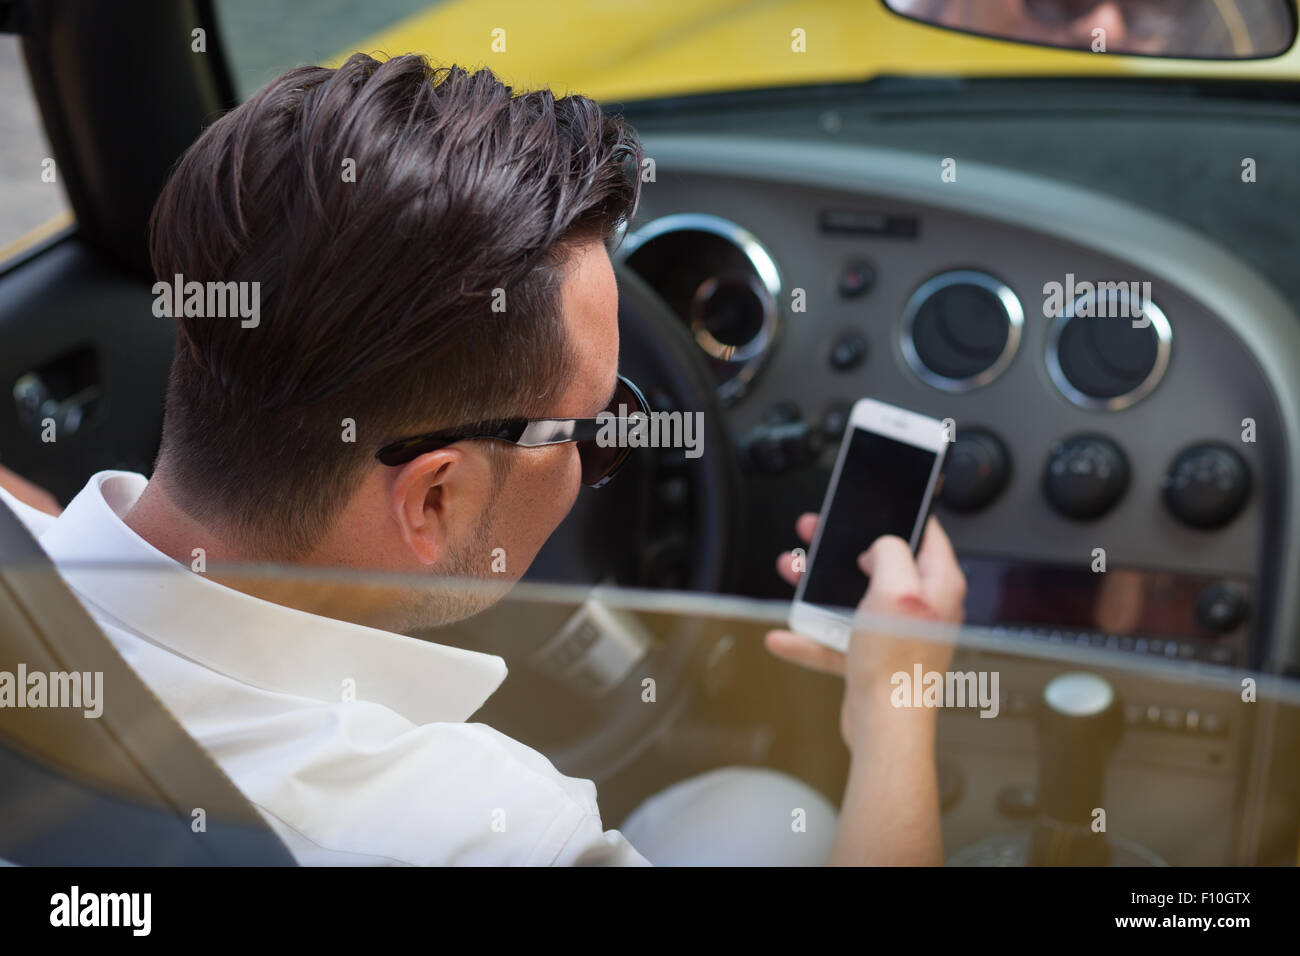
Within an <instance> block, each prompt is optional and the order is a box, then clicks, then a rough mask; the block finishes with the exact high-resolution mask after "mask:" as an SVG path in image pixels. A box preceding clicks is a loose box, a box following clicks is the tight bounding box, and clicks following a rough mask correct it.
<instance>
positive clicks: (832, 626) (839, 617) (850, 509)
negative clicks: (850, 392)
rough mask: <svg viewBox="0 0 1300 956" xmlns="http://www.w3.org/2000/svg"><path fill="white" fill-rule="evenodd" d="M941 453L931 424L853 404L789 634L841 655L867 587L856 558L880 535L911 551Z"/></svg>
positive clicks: (939, 425) (936, 426) (941, 441)
mask: <svg viewBox="0 0 1300 956" xmlns="http://www.w3.org/2000/svg"><path fill="white" fill-rule="evenodd" d="M947 450H948V432H947V430H946V429H945V428H944V423H943V422H941V421H940V420H939V419H937V418H930V417H928V416H926V415H918V414H917V413H916V412H909V411H907V410H906V409H902V408H896V407H894V406H893V405H886V404H885V403H884V402H878V401H875V400H874V399H870V398H864V399H862V400H861V401H859V402H857V403H856V404H855V405H854V406H853V412H852V414H851V415H850V416H849V425H848V428H846V429H845V432H844V441H843V442H842V443H841V444H840V451H839V455H838V457H837V458H836V459H835V470H834V471H833V472H832V473H831V483H830V487H828V488H827V490H826V500H825V502H823V504H822V510H821V518H820V520H819V521H818V522H817V533H816V534H815V535H814V536H813V541H812V547H811V549H810V550H809V553H808V561H807V567H806V568H805V570H804V573H803V575H802V576H801V577H800V579H799V587H798V590H796V591H795V595H794V604H792V605H791V607H790V628H791V629H792V630H793V631H795V632H796V633H798V634H804V635H806V636H808V637H811V638H812V639H813V640H816V641H820V642H821V643H823V644H826V645H828V646H830V647H833V648H835V649H837V650H841V651H843V650H847V649H848V646H849V633H850V630H851V625H852V622H853V614H854V611H855V609H856V608H857V606H858V604H859V603H860V602H861V601H862V597H863V595H864V594H866V593H867V585H868V584H869V581H868V580H867V576H866V575H864V574H863V573H862V570H861V569H860V568H859V567H858V555H860V554H861V553H862V552H863V551H866V550H867V548H869V547H870V546H871V543H872V542H873V541H875V540H876V539H877V538H879V537H880V536H881V535H885V534H893V535H897V536H898V537H900V538H902V539H903V540H905V541H907V542H908V543H909V544H910V545H911V546H912V552H913V553H914V554H915V553H916V549H917V548H918V547H919V546H920V544H921V534H922V532H924V531H925V519H926V518H927V517H928V516H929V514H930V504H931V502H932V501H933V499H934V496H935V495H936V494H938V491H939V486H940V478H941V475H942V473H943V462H944V455H945V453H946V452H947Z"/></svg>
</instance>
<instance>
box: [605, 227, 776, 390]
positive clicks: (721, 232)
mask: <svg viewBox="0 0 1300 956" xmlns="http://www.w3.org/2000/svg"><path fill="white" fill-rule="evenodd" d="M673 232H704V233H708V234H710V235H713V236H717V237H719V238H721V239H725V240H726V241H727V242H730V243H731V244H732V245H733V246H735V247H736V249H737V250H739V252H740V254H741V255H743V256H744V257H745V259H746V260H747V261H748V262H749V265H750V267H751V268H752V269H753V270H754V273H755V275H756V276H757V277H758V282H759V283H760V286H759V289H756V290H755V291H756V292H757V291H759V290H760V289H761V291H763V292H765V293H766V295H765V296H761V297H760V299H761V300H762V306H763V322H762V324H761V325H760V326H759V329H758V332H756V333H755V334H754V336H753V338H751V339H750V340H749V341H748V342H745V343H742V344H741V345H736V346H722V345H721V343H719V346H720V347H721V348H723V349H726V350H729V351H730V353H731V356H730V358H725V357H723V356H719V355H715V354H714V353H713V352H711V351H710V349H709V347H708V345H707V343H706V342H704V341H700V337H699V335H698V334H696V341H697V343H699V345H700V348H701V349H702V350H703V351H704V352H705V354H708V355H711V356H713V357H714V358H719V359H720V360H721V361H725V362H730V363H732V364H735V365H738V366H740V368H739V369H738V370H737V372H736V374H735V375H733V376H732V377H731V378H730V379H729V380H727V381H726V382H724V383H723V384H722V385H720V386H719V388H718V391H719V393H720V394H721V395H722V397H723V398H728V399H729V398H734V397H736V396H737V395H738V394H739V393H740V392H741V391H743V390H744V388H745V386H746V385H748V383H749V381H750V379H752V378H753V376H754V374H755V373H756V372H757V371H758V367H759V363H760V362H761V360H762V358H763V356H764V354H765V353H766V352H767V350H768V348H770V347H771V345H772V343H773V342H774V341H775V340H776V334H777V330H778V328H779V327H780V314H779V310H778V308H777V302H778V300H779V298H780V295H781V273H780V271H779V270H778V269H777V267H776V261H775V260H774V259H773V258H772V256H771V254H770V253H769V252H768V251H767V249H766V248H765V247H764V246H763V244H762V243H761V242H759V241H758V239H757V238H756V237H755V236H754V234H753V233H751V232H750V231H749V230H748V229H745V228H744V227H743V226H739V225H737V224H736V223H734V222H732V221H731V220H729V219H723V218H722V217H721V216H711V215H708V214H707V213H699V212H681V213H673V214H672V215H669V216H663V217H661V218H659V219H655V220H653V221H651V222H648V223H646V224H645V225H644V226H642V227H641V228H640V229H638V230H636V231H635V232H630V233H628V234H627V236H626V237H624V239H623V243H622V245H621V246H620V247H619V249H618V250H617V254H616V256H615V258H617V259H618V261H620V262H626V261H627V259H628V257H629V256H631V255H632V254H633V253H634V252H636V251H637V250H638V249H639V248H641V246H643V245H645V244H646V243H647V242H649V241H650V240H651V239H657V238H659V237H660V236H665V235H668V234H669V233H673ZM710 278H716V277H710ZM705 281H706V282H707V281H708V280H707V279H706V280H705ZM697 291H698V290H697ZM686 319H687V321H690V317H689V316H687V317H686ZM692 331H693V332H694V331H695V330H694V329H692ZM705 332H706V335H707V330H705ZM709 338H712V336H709Z"/></svg>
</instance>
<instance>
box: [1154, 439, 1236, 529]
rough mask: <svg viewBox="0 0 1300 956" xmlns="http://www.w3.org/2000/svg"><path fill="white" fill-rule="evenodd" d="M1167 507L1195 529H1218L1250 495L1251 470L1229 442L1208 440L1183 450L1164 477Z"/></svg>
mask: <svg viewBox="0 0 1300 956" xmlns="http://www.w3.org/2000/svg"><path fill="white" fill-rule="evenodd" d="M1163 484H1164V489H1165V507H1167V508H1168V509H1169V511H1170V513H1171V514H1172V515H1173V516H1174V517H1175V518H1177V519H1178V520H1179V521H1181V522H1183V524H1186V525H1191V526H1192V527H1193V528H1218V527H1220V526H1221V525H1225V524H1227V523H1228V522H1229V521H1231V520H1232V519H1233V518H1235V517H1236V516H1237V514H1238V513H1239V512H1240V511H1241V509H1242V507H1243V506H1244V505H1245V504H1246V499H1247V498H1249V497H1250V471H1249V469H1248V468H1247V467H1246V462H1245V460H1244V459H1243V458H1242V457H1241V455H1239V454H1237V452H1235V451H1234V450H1233V449H1231V448H1229V447H1228V446H1227V445H1222V444H1218V443H1210V442H1206V443H1204V444H1200V445H1193V446H1192V447H1190V448H1187V449H1184V450H1183V451H1182V452H1180V453H1179V455H1178V457H1177V458H1175V459H1174V461H1173V464H1171V465H1170V466H1169V471H1168V472H1166V473H1165V477H1164V482H1163Z"/></svg>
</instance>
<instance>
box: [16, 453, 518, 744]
mask: <svg viewBox="0 0 1300 956" xmlns="http://www.w3.org/2000/svg"><path fill="white" fill-rule="evenodd" d="M147 484H148V481H147V480H146V479H145V477H144V476H143V475H137V474H133V473H131V472H122V471H102V472H100V473H99V474H97V475H95V476H94V477H93V478H91V479H90V482H89V483H88V484H87V485H86V487H85V488H83V489H82V490H81V492H80V493H79V494H78V495H77V497H76V498H74V499H73V500H72V502H71V503H70V504H69V505H68V507H67V509H66V510H65V511H64V512H63V514H62V515H60V516H59V518H58V520H56V521H55V522H54V523H53V524H51V525H50V526H49V527H48V528H46V529H45V530H44V531H43V532H42V533H41V535H40V543H41V545H42V547H44V548H45V550H46V552H47V553H48V554H49V555H50V557H51V559H52V560H53V561H54V562H55V563H56V564H59V565H61V566H60V569H59V570H60V573H61V574H62V576H63V578H64V579H65V580H66V581H67V582H68V584H69V586H71V587H72V588H73V590H74V591H76V592H77V594H78V595H79V596H80V597H81V598H82V599H83V600H84V601H86V602H87V603H89V604H90V605H91V606H92V607H91V609H92V611H93V610H96V609H98V610H100V611H103V612H106V613H107V614H108V615H110V616H111V617H113V618H116V619H117V620H118V621H120V622H121V623H122V624H124V625H125V626H126V627H128V628H130V629H132V630H134V631H136V632H138V633H139V634H141V635H142V636H143V637H145V638H146V639H148V640H149V641H151V642H153V643H155V644H158V645H161V646H162V647H165V648H167V649H168V650H170V651H173V652H174V653H176V654H179V655H181V656H183V657H186V658H189V659H190V660H193V661H195V662H196V663H199V664H202V665H203V666H205V667H208V668H211V669H212V670H214V671H217V672H218V673H221V674H225V675H226V676H228V677H232V678H234V679H236V680H240V681H243V682H245V683H248V684H252V685H254V686H257V687H262V688H264V689H267V690H272V691H279V692H282V693H289V694H294V695H297V696H302V697H308V698H312V699H314V700H318V701H321V702H323V703H338V702H339V701H340V700H342V699H344V697H343V692H344V688H345V687H347V686H351V687H352V688H354V689H355V696H356V699H357V700H366V701H372V702H374V703H377V704H381V705H383V706H385V707H388V708H390V709H391V710H394V711H396V712H398V713H399V714H401V715H402V716H404V717H406V718H407V719H408V720H411V721H413V722H414V723H416V724H426V723H434V722H458V721H464V720H467V719H468V718H469V717H470V715H472V714H473V713H474V712H475V711H476V710H478V709H479V707H481V706H482V705H483V703H484V702H485V701H486V700H487V699H488V697H490V696H491V695H492V693H493V692H494V691H495V690H496V689H497V688H498V687H499V686H501V682H502V681H503V680H505V677H506V665H505V661H503V660H502V659H501V658H500V657H497V656H495V655H491V654H482V653H479V652H477V651H468V650H463V649H461V648H457V647H449V646H447V645H445V644H434V643H431V642H428V641H422V640H419V639H418V638H412V637H405V636H403V635H401V634H394V633H391V632H389V631H383V630H379V629H377V628H372V627H363V626H361V625H358V624H351V623H348V622H346V621H339V620H335V619H334V618H328V617H322V616H320V615H317V614H309V613H307V612H305V611H299V610H296V609H293V608H288V607H284V606H282V605H279V604H274V603H272V602H270V601H264V600H262V599H261V598H256V597H253V596H252V595H249V594H244V593H243V592H241V591H236V590H234V589H233V588H228V587H225V586H224V585H221V584H218V583H217V582H216V581H213V580H211V579H210V578H206V577H204V576H203V575H202V574H200V573H196V572H193V571H190V570H189V569H188V568H185V567H184V566H182V565H180V564H178V563H177V562H176V561H173V560H172V559H171V558H170V557H168V556H167V555H165V554H163V553H162V552H161V551H159V550H157V549H156V548H154V547H153V546H152V545H151V544H149V543H148V542H147V541H145V540H144V539H143V538H141V537H140V536H139V535H137V534H136V533H135V532H134V531H132V530H131V529H130V528H129V527H127V525H126V523H125V522H124V521H123V520H122V516H123V515H125V514H126V512H127V511H128V510H129V509H130V508H131V506H132V505H134V504H135V502H136V500H137V499H138V498H139V497H140V495H141V493H142V492H143V491H144V489H145V486H146V485H147ZM90 563H94V564H99V565H101V566H100V567H89V566H86V565H88V564H90ZM105 564H108V565H111V564H119V565H129V568H127V567H122V568H119V569H118V570H113V569H112V568H111V567H105V566H103V565H105ZM348 680H351V681H353V682H354V683H353V684H351V685H347V684H345V681H348Z"/></svg>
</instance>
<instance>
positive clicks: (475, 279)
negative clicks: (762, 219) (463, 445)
mask: <svg viewBox="0 0 1300 956" xmlns="http://www.w3.org/2000/svg"><path fill="white" fill-rule="evenodd" d="M640 157H641V148H640V145H639V144H638V142H637V140H636V137H635V134H634V133H632V131H631V130H630V129H629V128H628V127H627V126H626V124H624V123H623V122H622V120H621V119H619V118H618V117H615V116H611V115H608V114H605V113H603V112H602V111H601V109H600V107H599V106H598V105H597V104H596V103H594V102H592V101H591V100H589V99H587V98H585V97H582V96H565V97H563V98H559V99H557V98H555V97H554V96H553V95H552V94H551V93H550V92H549V91H545V90H541V91H535V92H528V93H522V94H520V93H516V92H515V91H513V90H511V89H510V87H508V86H506V85H504V84H503V83H502V82H501V81H500V80H499V79H498V78H497V77H496V76H495V75H493V74H492V72H491V71H490V70H486V69H484V70H479V71H477V72H469V71H466V70H464V69H461V68H459V67H455V66H453V67H449V68H438V69H435V68H433V67H431V66H430V65H429V63H428V61H427V60H426V59H425V58H424V57H422V56H417V55H408V56H400V57H394V58H392V59H389V60H387V61H385V62H379V61H377V60H375V59H372V58H371V57H368V56H365V55H362V54H356V55H354V56H352V57H351V58H350V59H348V61H347V62H346V63H344V64H343V65H342V66H341V67H339V68H338V69H325V68H321V67H305V68H301V69H295V70H291V71H290V72H288V73H286V74H285V75H284V76H282V77H280V78H279V79H277V80H275V81H273V82H272V83H270V84H269V85H267V86H266V87H265V88H263V89H262V90H261V91H259V92H258V93H257V94H256V95H254V96H253V97H252V98H251V99H250V100H248V101H247V102H246V103H244V104H243V105H241V106H239V107H237V108H236V109H234V110H232V111H231V112H229V113H228V114H226V115H225V116H223V117H222V118H221V119H219V120H217V121H216V122H215V123H214V124H213V125H212V126H210V127H209V128H208V129H206V130H205V131H204V132H203V134H202V135H201V136H200V137H199V139H198V141H197V142H195V143H194V145H193V146H191V147H190V149H189V150H188V151H187V152H186V154H185V155H184V157H183V158H182V159H181V160H180V162H179V164H178V165H177V167H176V169H175V171H174V172H173V174H172V176H171V178H170V180H169V181H168V183H167V185H166V187H165V188H164V189H163V192H162V195H161V196H160V197H159V199H158V203H157V205H156V206H155V208H154V212H153V219H152V222H151V236H150V243H151V254H152V258H153V268H154V271H155V273H156V274H157V276H158V279H159V280H160V281H162V282H167V283H171V282H172V281H173V278H174V276H175V275H177V274H180V275H181V276H183V277H184V281H185V282H191V281H197V282H203V283H207V282H223V283H227V282H257V283H260V317H259V318H260V321H259V324H258V325H257V326H256V327H252V328H245V327H243V323H241V321H240V319H239V318H238V317H234V318H212V317H206V318H199V317H178V318H177V319H176V324H177V330H178V341H177V349H176V357H175V360H174V362H173V365H172V371H171V379H170V382H169V385H168V390H167V407H166V415H165V421H164V426H163V444H162V451H161V453H160V457H159V470H160V472H162V473H165V474H166V476H167V479H168V481H169V482H170V483H171V485H172V488H173V493H174V495H175V496H176V498H177V501H178V504H179V505H180V506H181V507H182V508H183V509H184V510H185V511H186V512H187V513H189V514H190V515H191V516H193V517H194V518H195V519H196V520H198V521H200V522H201V523H203V524H211V525H215V526H217V527H221V528H223V529H226V530H228V531H230V532H232V533H234V534H235V535H237V537H238V540H239V541H241V542H242V543H243V544H245V545H246V546H248V547H251V548H254V549H256V550H257V551H259V552H260V553H261V554H263V555H266V556H268V557H278V558H290V557H293V556H296V555H300V554H302V553H303V552H304V551H306V550H307V549H308V548H310V547H311V545H312V544H313V542H314V541H315V540H316V539H317V538H318V537H319V535H320V534H321V533H322V532H323V531H324V530H325V529H327V528H328V527H329V525H330V524H331V522H332V520H333V519H334V518H335V517H336V515H337V510H338V508H339V506H340V505H341V504H342V503H343V502H344V501H346V500H347V499H348V498H349V497H351V495H352V494H353V493H354V492H355V490H356V488H357V486H358V484H359V482H360V479H361V477H362V475H363V471H364V468H365V466H366V465H367V464H369V463H373V455H374V452H375V450H376V449H378V448H379V447H380V446H381V445H383V444H385V443H386V442H389V441H392V440H395V439H397V438H400V437H403V436H404V435H408V434H411V433H419V432H423V431H430V430H433V429H437V428H443V427H450V426H454V425H460V424H467V423H470V422H477V421H484V420H491V419H497V418H508V417H525V416H534V417H535V416H537V415H538V414H544V411H543V410H544V409H545V408H547V407H548V403H549V402H552V401H553V400H554V398H555V396H556V395H558V394H559V393H560V392H561V391H562V389H563V386H564V384H565V381H566V379H568V378H569V377H570V376H571V374H572V368H571V364H572V349H571V348H570V347H569V343H568V342H567V341H566V336H565V324H564V321H563V316H562V314H561V311H560V285H561V282H562V278H563V275H562V272H563V268H564V266H565V264H566V262H567V260H568V258H569V256H570V254H571V253H572V251H573V250H574V248H575V247H576V245H577V244H578V243H580V242H582V241H587V240H592V241H599V240H608V239H609V238H610V237H611V236H612V235H613V234H614V233H615V232H616V230H617V229H618V228H619V227H620V225H622V224H625V223H626V220H627V219H629V218H630V217H631V215H632V213H633V211H634V209H635V206H636V201H637V195H638V189H639V176H638V175H636V167H637V165H638V164H639V161H640ZM501 290H504V291H501ZM502 296H504V303H505V309H504V311H501V310H500V305H499V303H500V302H501V301H502ZM494 301H495V302H497V303H498V309H497V310H495V311H494V309H493V304H494ZM177 311H178V313H179V310H177ZM345 419H351V420H352V421H354V422H355V433H356V441H355V442H354V443H348V442H346V441H344V440H343V437H344V429H345V421H344V420H345ZM503 460H504V456H502V455H500V454H499V453H498V454H497V455H496V457H495V458H494V475H496V477H497V478H498V479H499V477H500V472H501V470H502V468H504V467H505V466H503V465H500V464H499V463H500V462H501V461H503Z"/></svg>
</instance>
